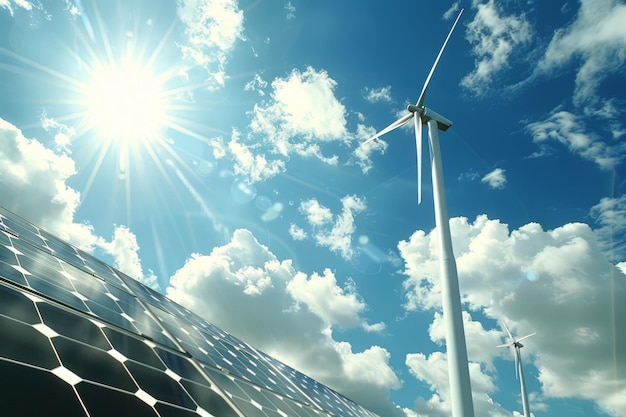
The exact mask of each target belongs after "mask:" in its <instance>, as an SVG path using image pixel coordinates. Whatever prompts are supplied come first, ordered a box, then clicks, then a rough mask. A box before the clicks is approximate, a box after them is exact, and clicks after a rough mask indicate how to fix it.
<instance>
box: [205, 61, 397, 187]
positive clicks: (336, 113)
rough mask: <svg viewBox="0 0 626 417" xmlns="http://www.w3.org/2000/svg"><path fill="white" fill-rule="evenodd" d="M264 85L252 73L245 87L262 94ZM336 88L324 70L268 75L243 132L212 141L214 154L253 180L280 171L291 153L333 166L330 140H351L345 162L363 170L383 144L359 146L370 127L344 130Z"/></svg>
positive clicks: (335, 159) (333, 144)
mask: <svg viewBox="0 0 626 417" xmlns="http://www.w3.org/2000/svg"><path fill="white" fill-rule="evenodd" d="M266 87H267V82H266V81H264V80H263V79H262V78H261V77H260V76H259V75H258V74H257V75H255V77H254V79H253V80H251V81H250V82H248V83H247V84H246V86H245V89H246V90H249V91H257V92H258V93H259V94H260V95H261V96H265V94H266V93H265V89H266ZM336 88H337V83H336V82H335V80H333V79H332V78H331V77H330V76H329V75H328V73H327V72H326V71H324V70H316V69H314V68H312V67H307V68H306V70H305V71H300V70H298V69H294V70H292V71H291V73H290V74H289V75H287V76H286V77H284V78H281V77H278V78H276V79H274V81H272V83H271V90H272V91H271V92H270V93H269V98H268V99H267V100H265V101H262V102H261V103H257V104H255V106H254V108H253V110H252V111H251V112H249V114H250V116H251V121H250V125H249V126H248V132H247V134H246V135H241V134H240V133H239V132H238V131H234V132H233V135H232V138H231V140H230V142H228V143H224V141H223V140H217V141H215V145H216V148H217V149H220V151H221V153H220V155H216V157H218V158H224V157H228V158H231V159H232V160H233V161H234V165H235V171H236V172H237V173H238V174H240V175H242V176H245V177H246V178H247V179H248V180H249V181H250V182H257V181H263V180H266V179H269V178H272V177H274V176H276V175H278V174H279V173H281V172H283V171H284V170H285V169H286V162H287V161H288V160H289V159H290V158H291V157H292V156H294V155H297V156H299V157H302V158H313V159H317V160H320V161H322V162H323V163H325V164H328V165H338V164H339V157H338V156H337V155H336V154H335V153H334V152H335V149H336V145H337V144H339V145H340V146H346V147H349V146H351V145H352V144H356V146H355V147H354V150H353V151H352V155H351V156H350V157H349V160H348V161H346V163H348V164H356V165H358V166H359V167H360V168H361V170H362V171H363V172H367V171H369V170H370V169H371V166H372V161H371V155H372V154H373V153H374V152H381V153H383V152H384V150H385V149H386V146H387V144H386V143H384V142H376V143H372V144H371V145H369V144H368V145H366V146H360V144H361V142H362V141H364V140H366V139H367V138H369V137H370V136H372V135H373V134H374V133H375V129H374V128H372V127H369V126H365V125H364V124H362V123H357V127H356V131H355V132H350V131H349V130H348V128H347V123H348V122H347V119H346V114H347V111H346V108H345V106H344V105H343V104H342V103H341V101H340V100H339V99H338V98H337V97H336V96H335V90H336ZM383 93H384V92H383ZM378 94H379V96H380V94H381V93H380V92H379V93H378ZM361 121H362V120H361ZM327 149H332V151H330V152H328V151H327ZM326 153H329V154H326Z"/></svg>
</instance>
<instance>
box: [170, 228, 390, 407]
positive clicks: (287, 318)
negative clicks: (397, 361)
mask: <svg viewBox="0 0 626 417" xmlns="http://www.w3.org/2000/svg"><path fill="white" fill-rule="evenodd" d="M167 295H168V297H170V298H172V299H173V300H175V301H177V302H179V303H181V304H183V305H184V306H186V307H187V308H189V309H191V310H192V311H194V312H196V313H198V314H200V315H201V316H203V317H204V318H205V319H207V320H208V321H210V322H211V323H213V324H215V325H216V326H218V327H220V328H222V329H224V330H225V331H228V332H230V333H232V334H233V335H235V336H237V337H240V338H242V339H244V340H245V341H246V342H248V343H250V344H252V345H254V346H255V347H257V348H259V349H261V350H263V351H265V352H267V353H268V354H271V355H272V356H275V357H276V358H278V359H280V360H281V361H283V362H285V363H287V364H289V365H290V366H293V367H294V368H296V369H298V370H300V371H302V372H304V373H306V374H307V375H310V376H311V377H313V378H315V379H317V380H319V381H320V382H322V383H324V384H326V385H328V386H330V387H332V388H333V389H336V390H338V391H340V392H342V393H344V394H345V395H347V396H348V397H350V398H352V399H353V400H355V401H357V402H359V403H360V404H363V405H364V406H366V407H370V408H371V409H373V410H374V411H377V412H378V413H379V414H380V415H392V416H399V415H401V414H400V413H399V412H398V411H397V410H395V407H393V405H392V404H391V403H390V402H389V400H388V395H389V390H391V389H397V388H398V387H399V385H400V382H399V380H398V377H397V376H396V375H395V373H394V372H393V370H392V369H391V368H390V366H389V353H388V352H387V351H386V350H385V349H384V348H381V347H379V346H371V347H369V348H367V349H365V350H363V351H361V352H354V351H353V349H352V346H351V345H350V344H349V343H347V342H341V341H336V340H334V339H333V333H332V326H333V325H334V324H337V325H342V326H360V325H363V323H362V322H363V320H362V319H361V318H360V317H359V314H360V313H361V312H362V311H363V308H364V304H363V302H362V301H360V300H359V298H358V295H357V294H356V292H355V290H354V288H352V287H350V286H347V287H344V288H342V287H339V286H338V285H337V282H336V279H335V277H334V275H333V274H332V273H330V272H329V271H325V272H324V275H323V276H320V275H317V274H313V275H311V276H310V277H309V276H307V275H306V274H304V273H302V272H299V271H296V270H295V269H294V268H293V266H292V263H291V261H290V260H283V261H280V260H278V259H277V258H276V257H275V256H274V254H272V253H271V252H270V251H269V250H268V249H267V248H266V247H265V246H263V245H261V244H259V242H258V241H257V240H256V239H255V238H254V236H253V235H252V234H251V233H250V232H249V231H247V230H237V231H235V233H234V234H233V238H232V241H231V242H230V243H228V244H227V245H225V246H221V247H216V248H214V249H213V250H212V252H211V253H210V254H209V255H199V254H196V255H193V256H192V258H191V259H189V260H188V261H187V263H186V264H185V265H184V266H183V267H182V268H181V269H180V270H179V271H177V272H176V273H175V274H174V276H173V277H172V278H171V280H170V287H168V289H167ZM335 303H336V304H335ZM338 306H341V307H342V309H341V311H340V309H339V308H338Z"/></svg>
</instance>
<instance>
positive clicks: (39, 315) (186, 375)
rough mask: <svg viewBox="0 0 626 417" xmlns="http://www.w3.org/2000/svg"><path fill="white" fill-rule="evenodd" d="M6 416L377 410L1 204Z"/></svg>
mask: <svg viewBox="0 0 626 417" xmlns="http://www.w3.org/2000/svg"><path fill="white" fill-rule="evenodd" d="M0 378H1V379H2V382H3V389H2V391H1V393H0V398H2V410H3V415H10V416H41V415H63V416H90V417H100V416H106V417H109V416H134V417H137V416H161V417H169V416H172V417H179V416H180V417H183V416H198V415H199V416H215V417H237V416H240V417H244V416H245V417H252V416H254V417H286V416H290V417H291V416H294V417H295V416H303V417H331V416H336V417H376V414H374V413H372V412H371V411H369V410H367V409H365V408H363V407H361V406H360V405H358V404H356V403H354V402H352V401H350V400H349V399H347V398H345V397H343V396H342V395H340V394H338V393H337V392H335V391H333V390H331V389H330V388H328V387H326V386H324V385H322V384H320V383H318V382H317V381H315V380H313V379H311V378H309V377H307V376H306V375H304V374H302V373H300V372H298V371H296V370H295V369H293V368H290V367H289V366H287V365H285V364H283V363H281V362H279V361H278V360H276V359H275V358H272V357H270V356H268V355H266V354H264V353H263V352H261V351H258V350H256V349H255V348H254V347H252V346H250V345H249V344H247V343H245V342H243V341H241V340H239V339H237V338H235V337H233V336H232V335H230V334H228V333H226V332H224V331H222V330H220V329H219V328H217V327H215V326H213V325H212V324H210V323H208V322H207V321H205V320H203V319H202V318H200V317H199V316H197V315H195V314H194V313H192V312H190V311H189V310H187V309H185V308H184V307H182V306H180V305H178V304H176V303H174V302H173V301H171V300H169V299H168V298H166V297H165V296H163V295H162V294H160V293H158V292H156V291H153V290H152V289H150V288H148V287H146V286H144V285H142V284H141V283H139V282H137V281H136V280H134V279H132V278H130V277H128V276H127V275H125V274H123V273H122V272H120V271H118V270H116V269H114V268H112V267H110V266H108V265H107V264H105V263H103V262H101V261H99V260H97V259H96V258H94V257H93V256H91V255H89V254H87V253H85V252H83V251H81V250H79V249H77V248H75V247H74V246H72V245H70V244H68V243H65V242H63V241H61V240H60V239H58V238H56V237H54V236H53V235H51V234H49V233H47V232H46V231H44V230H42V229H40V228H38V227H37V226H35V225H33V224H31V223H29V222H27V221H25V220H24V219H22V218H20V217H18V216H17V215H15V214H13V213H11V212H9V211H7V210H6V209H4V208H2V207H0Z"/></svg>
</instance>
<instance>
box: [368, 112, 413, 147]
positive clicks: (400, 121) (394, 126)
mask: <svg viewBox="0 0 626 417" xmlns="http://www.w3.org/2000/svg"><path fill="white" fill-rule="evenodd" d="M411 117H413V113H407V114H405V115H404V116H402V117H401V118H399V119H398V120H396V121H395V122H393V123H392V124H390V125H389V126H387V127H386V128H384V129H383V130H381V131H380V132H378V133H376V134H375V135H374V136H372V137H371V138H369V139H368V140H366V141H365V142H363V145H365V144H366V143H370V142H371V141H373V140H374V139H378V138H379V137H381V136H382V135H384V134H386V133H389V132H391V131H392V130H394V129H397V128H399V127H400V126H403V125H404V124H406V123H407V122H408V121H409V120H411Z"/></svg>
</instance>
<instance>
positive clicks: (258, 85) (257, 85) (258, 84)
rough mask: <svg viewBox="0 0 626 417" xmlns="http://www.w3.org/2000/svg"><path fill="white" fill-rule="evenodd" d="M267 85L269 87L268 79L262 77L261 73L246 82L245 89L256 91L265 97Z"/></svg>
mask: <svg viewBox="0 0 626 417" xmlns="http://www.w3.org/2000/svg"><path fill="white" fill-rule="evenodd" d="M265 87H267V81H265V80H264V79H263V78H261V76H260V75H259V74H254V78H253V79H252V80H250V81H248V82H247V83H246V85H245V86H244V90H245V91H256V92H257V93H258V94H259V95H260V96H261V97H263V96H264V95H265V91H264V88H265Z"/></svg>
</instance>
